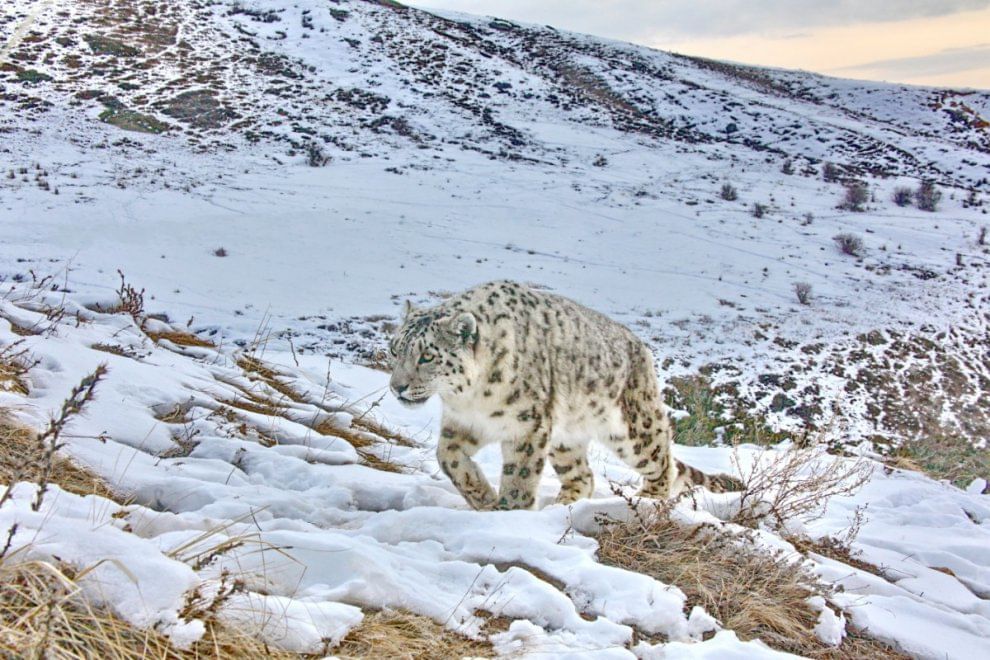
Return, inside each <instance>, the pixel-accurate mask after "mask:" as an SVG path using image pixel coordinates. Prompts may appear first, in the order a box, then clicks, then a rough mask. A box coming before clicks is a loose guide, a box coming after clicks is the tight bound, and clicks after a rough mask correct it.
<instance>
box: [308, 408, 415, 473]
mask: <svg viewBox="0 0 990 660" xmlns="http://www.w3.org/2000/svg"><path fill="white" fill-rule="evenodd" d="M355 421H356V420H355ZM354 426H357V424H354ZM354 426H352V427H350V428H341V427H339V426H337V425H335V424H333V423H332V421H331V420H329V419H327V420H324V421H323V422H321V423H320V424H317V425H316V426H314V427H313V430H314V431H316V432H317V433H319V434H320V435H329V436H333V437H335V438H341V439H343V440H346V441H347V442H349V443H350V444H351V446H352V447H354V449H355V451H357V453H358V456H360V457H361V461H362V462H363V463H364V464H365V465H367V466H368V467H372V468H375V469H376V470H383V471H385V472H402V467H401V466H400V465H398V464H397V463H393V462H392V461H390V460H388V458H387V457H386V458H382V457H380V456H378V455H377V454H375V453H374V452H372V451H370V449H369V447H373V446H375V445H381V444H382V443H381V441H380V438H378V437H375V436H374V435H372V434H371V433H369V432H367V431H364V430H362V429H359V428H354Z"/></svg>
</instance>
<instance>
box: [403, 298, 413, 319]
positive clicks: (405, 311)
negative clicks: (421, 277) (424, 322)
mask: <svg viewBox="0 0 990 660" xmlns="http://www.w3.org/2000/svg"><path fill="white" fill-rule="evenodd" d="M414 309H416V308H415V307H414V306H413V304H412V301H411V300H409V299H408V298H406V304H405V307H404V309H403V314H404V315H405V316H409V314H410V313H412V311H413V310H414Z"/></svg>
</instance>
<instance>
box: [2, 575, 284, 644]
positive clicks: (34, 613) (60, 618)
mask: <svg viewBox="0 0 990 660" xmlns="http://www.w3.org/2000/svg"><path fill="white" fill-rule="evenodd" d="M84 572H85V571H81V572H77V571H75V570H74V569H72V568H71V567H69V566H65V565H58V566H57V565H55V564H51V563H48V562H41V561H27V562H15V561H12V560H7V561H4V562H0V582H2V584H3V585H4V588H3V589H0V656H2V657H9V658H66V659H75V658H107V659H112V660H147V659H148V658H160V659H162V660H180V659H182V660H189V659H197V658H276V659H278V660H282V659H283V658H284V659H285V660H288V659H290V658H299V657H300V656H298V655H296V654H293V653H286V652H282V651H278V650H275V649H272V648H270V647H269V646H267V645H265V644H264V643H262V642H260V641H258V640H256V639H254V638H252V637H249V636H247V635H245V634H242V633H239V632H237V631H234V630H231V629H229V628H225V627H223V626H220V625H219V624H217V623H216V621H214V620H207V621H206V623H207V626H206V634H205V635H204V636H203V638H202V639H201V640H200V641H198V642H197V643H196V644H195V645H194V646H193V647H192V648H191V649H189V650H188V651H180V650H178V649H176V648H174V647H172V646H171V645H170V643H169V641H168V639H167V638H166V637H164V636H162V635H160V634H159V633H157V632H156V631H154V630H139V629H137V628H134V627H132V626H131V625H130V624H128V623H127V622H126V621H123V620H122V619H119V618H117V617H116V616H113V615H112V614H110V613H108V612H106V611H105V610H102V609H100V608H96V607H94V606H92V605H91V604H90V603H89V602H88V601H87V600H86V599H85V598H84V597H83V596H82V595H81V593H80V588H79V586H78V584H77V582H76V581H77V579H79V578H80V577H81V576H82V574H83V573H84Z"/></svg>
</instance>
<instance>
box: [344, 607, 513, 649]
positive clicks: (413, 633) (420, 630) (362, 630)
mask: <svg viewBox="0 0 990 660" xmlns="http://www.w3.org/2000/svg"><path fill="white" fill-rule="evenodd" d="M333 654H334V655H335V656H337V657H338V658H345V659H346V658H389V659H390V660H420V659H422V660H433V659H434V658H490V657H492V656H494V655H495V652H494V649H493V648H492V645H491V644H490V643H489V642H484V641H478V640H473V639H468V638H467V637H463V636H461V635H458V634H457V633H455V632H451V631H450V630H447V629H446V628H444V627H443V626H441V625H440V624H438V623H436V622H435V621H433V620H432V619H429V618H427V617H424V616H419V615H417V614H410V613H408V612H400V611H396V610H382V611H379V612H370V613H366V614H365V617H364V621H362V622H361V623H360V624H359V625H358V626H357V627H355V628H354V629H353V630H351V631H350V633H348V635H347V636H346V637H344V639H343V640H342V641H341V643H340V645H339V646H337V647H336V648H334V649H333Z"/></svg>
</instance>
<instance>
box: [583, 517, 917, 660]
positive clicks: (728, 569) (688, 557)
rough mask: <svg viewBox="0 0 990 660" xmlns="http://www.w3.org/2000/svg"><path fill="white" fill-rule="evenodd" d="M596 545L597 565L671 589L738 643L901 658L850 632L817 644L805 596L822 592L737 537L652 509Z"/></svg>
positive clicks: (789, 565) (608, 529)
mask: <svg viewBox="0 0 990 660" xmlns="http://www.w3.org/2000/svg"><path fill="white" fill-rule="evenodd" d="M598 541H599V544H600V548H599V557H600V559H601V561H602V562H603V563H606V564H610V565H613V566H619V567H621V568H625V569H627V570H632V571H636V572H639V573H644V574H646V575H650V576H652V577H654V578H656V579H657V580H660V581H661V582H664V583H666V584H671V585H675V586H677V587H679V588H680V589H681V590H682V591H683V592H684V593H685V595H686V596H687V603H686V605H687V607H689V608H690V607H693V606H694V605H700V606H702V607H704V608H705V610H706V611H707V612H708V613H709V614H711V615H712V616H714V617H715V618H717V619H718V620H719V621H720V622H721V624H722V625H723V626H724V627H725V628H728V629H731V630H734V631H735V632H736V634H737V635H739V637H740V638H741V639H744V640H749V639H754V638H759V639H761V640H763V641H764V642H765V643H767V644H769V645H770V646H771V647H773V648H775V649H778V650H781V651H786V652H789V653H796V654H799V655H804V656H808V657H812V658H835V659H846V658H902V657H906V656H903V655H901V654H899V653H898V652H896V651H894V650H893V649H891V648H889V647H887V646H885V645H883V644H881V643H879V642H877V641H875V640H869V639H864V638H862V637H859V636H856V635H850V636H849V637H847V638H846V640H845V641H844V642H843V644H842V645H841V646H840V647H838V648H832V647H829V646H826V645H825V644H822V643H821V642H820V641H819V640H818V638H817V637H816V636H815V634H814V627H815V624H816V623H817V621H818V613H817V612H815V611H814V610H813V609H812V608H811V607H810V606H809V605H808V603H807V599H808V597H809V596H813V595H824V592H823V590H822V589H823V587H822V586H821V585H820V584H818V583H817V581H816V579H815V577H814V576H813V575H811V574H810V573H808V572H807V571H806V570H805V569H804V568H802V567H801V566H800V565H799V564H795V563H793V562H789V561H787V560H786V559H785V558H784V557H781V556H773V555H769V554H765V553H763V552H759V551H756V550H754V549H752V548H751V547H749V546H748V545H747V543H746V542H745V539H743V538H741V537H738V536H733V535H730V534H728V533H726V532H722V531H719V530H717V529H715V528H714V527H710V526H704V525H703V526H686V525H682V524H679V523H677V522H676V521H674V520H673V519H672V518H671V516H670V515H669V512H668V511H666V510H664V509H662V508H659V507H658V508H657V509H656V511H655V512H654V513H651V514H649V515H646V516H643V517H640V518H639V519H637V520H634V521H633V522H630V523H623V524H612V525H606V526H605V527H604V528H603V531H602V532H601V534H600V536H599V537H598Z"/></svg>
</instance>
